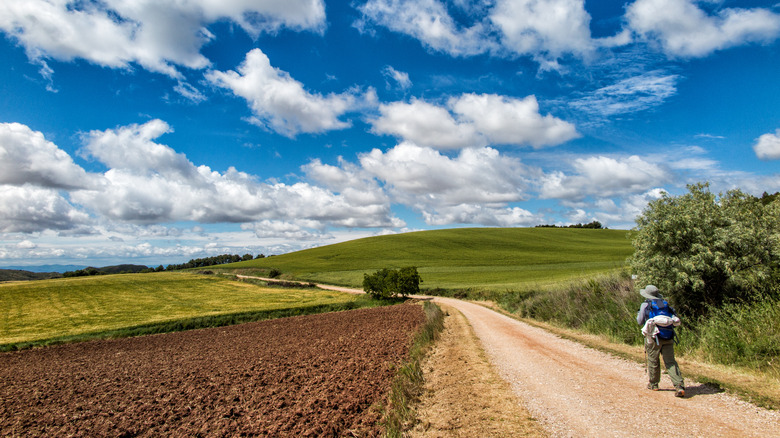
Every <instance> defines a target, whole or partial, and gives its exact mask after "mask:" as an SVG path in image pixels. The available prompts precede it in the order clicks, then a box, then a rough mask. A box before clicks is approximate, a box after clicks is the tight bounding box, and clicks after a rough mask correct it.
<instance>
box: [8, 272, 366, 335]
mask: <svg viewBox="0 0 780 438" xmlns="http://www.w3.org/2000/svg"><path fill="white" fill-rule="evenodd" d="M360 299H362V298H360V297H358V296H355V295H349V294H344V293H340V292H332V291H325V290H320V289H311V288H308V289H307V288H301V289H279V288H269V287H261V286H257V285H254V284H249V283H243V282H238V281H233V280H229V279H226V278H220V277H217V276H206V275H197V274H193V273H184V272H161V273H152V274H123V275H106V276H96V277H77V278H63V279H54V280H41V281H28V282H13V283H4V284H0V346H2V345H5V346H8V345H9V344H25V343H30V342H34V341H45V340H56V339H69V338H79V336H83V335H89V334H112V332H113V333H117V335H118V336H122V335H127V334H132V331H128V330H127V329H128V328H133V327H135V328H139V327H146V329H145V331H144V330H141V331H140V332H139V333H145V332H146V333H149V332H155V331H170V330H175V329H180V328H182V323H184V326H185V327H184V328H186V326H189V327H197V326H209V325H213V324H221V323H220V322H218V321H219V317H220V316H222V319H223V320H224V323H229V322H230V321H234V320H235V321H238V322H240V321H242V320H251V319H260V317H261V316H262V315H260V314H261V313H263V312H265V313H268V314H269V315H271V316H286V315H288V314H296V313H311V312H308V311H307V310H306V309H315V308H319V309H330V308H333V309H338V308H341V307H343V306H346V308H349V307H350V306H354V307H358V306H359V305H356V304H354V302H355V301H356V300H360ZM291 310H292V311H291ZM320 311H322V310H320ZM274 312H276V313H274ZM226 315H232V316H231V318H232V319H230V318H227V319H226V317H225V316H226ZM235 315H239V316H240V317H239V318H238V319H236V318H235ZM241 315H243V316H241ZM194 318H199V320H198V321H197V322H193V319H194ZM204 318H206V319H204ZM208 318H211V320H208ZM215 318H216V319H215ZM188 321H189V322H188ZM215 321H216V322H215ZM166 323H176V324H173V325H172V326H171V327H170V329H166V325H165V324H166ZM177 326H178V328H177ZM150 330H151V331H150ZM122 333H124V334H122ZM86 337H87V338H88V337H90V336H86Z"/></svg>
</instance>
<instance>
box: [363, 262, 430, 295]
mask: <svg viewBox="0 0 780 438" xmlns="http://www.w3.org/2000/svg"><path fill="white" fill-rule="evenodd" d="M421 282H422V279H421V278H420V274H419V273H418V272H417V268H416V267H414V266H409V267H406V268H401V269H399V270H395V269H387V268H383V269H380V270H378V271H376V272H375V273H373V274H371V275H369V274H363V290H364V291H365V292H366V293H367V294H369V295H371V296H373V297H374V298H382V299H386V298H393V297H395V296H396V295H401V296H404V297H405V296H407V295H413V294H416V293H420V283H421Z"/></svg>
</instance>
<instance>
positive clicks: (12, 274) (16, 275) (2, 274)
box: [0, 269, 62, 281]
mask: <svg viewBox="0 0 780 438" xmlns="http://www.w3.org/2000/svg"><path fill="white" fill-rule="evenodd" d="M59 277H62V274H60V273H59V272H31V271H24V270H20V269H0V281H29V280H47V279H49V278H59Z"/></svg>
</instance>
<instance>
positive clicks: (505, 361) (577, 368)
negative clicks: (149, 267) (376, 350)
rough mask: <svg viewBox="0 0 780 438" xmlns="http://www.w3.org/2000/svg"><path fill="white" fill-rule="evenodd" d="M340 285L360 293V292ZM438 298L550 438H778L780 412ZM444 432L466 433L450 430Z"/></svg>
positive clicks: (483, 310) (474, 306)
mask: <svg viewBox="0 0 780 438" xmlns="http://www.w3.org/2000/svg"><path fill="white" fill-rule="evenodd" d="M319 286H320V287H324V286H323V285H319ZM328 288H332V287H328ZM334 290H341V291H342V292H350V293H362V291H361V290H359V289H349V288H337V289H335V288H334ZM418 298H427V299H430V298H431V297H418ZM433 300H434V301H435V302H437V303H441V304H444V305H447V306H450V307H451V308H454V309H457V310H458V311H460V312H461V313H462V314H463V315H464V316H465V317H466V319H467V321H468V323H469V324H470V325H471V327H472V328H473V330H474V334H475V335H476V337H477V338H478V339H479V341H480V342H481V346H482V348H484V350H485V353H486V355H487V357H488V360H489V362H490V364H492V366H493V367H495V369H496V370H497V371H498V374H499V375H500V376H501V377H502V378H503V379H504V380H506V381H507V382H508V383H509V384H510V387H511V390H512V391H513V392H514V394H515V395H517V396H518V397H519V399H520V400H521V403H522V404H523V405H524V407H525V408H526V409H527V410H528V411H529V412H530V414H531V415H532V416H533V417H534V418H536V419H537V420H538V421H539V422H540V423H541V424H542V425H543V426H544V428H545V429H546V432H547V433H549V434H550V435H551V436H554V437H573V436H577V437H582V436H598V437H605V436H607V437H613V436H614V437H626V436H632V437H654V438H655V437H658V436H659V435H661V436H708V437H780V412H777V411H769V410H766V409H761V408H757V407H756V406H754V405H751V404H749V403H745V402H742V401H740V400H738V399H737V398H735V397H732V396H729V395H727V394H724V393H716V392H715V391H712V390H711V389H709V388H708V387H707V386H705V385H701V384H699V383H697V382H694V381H691V380H690V379H686V397H685V398H683V399H680V398H676V397H674V391H673V389H674V388H673V387H672V384H671V382H670V381H669V378H668V377H667V376H666V375H665V374H664V375H663V376H662V378H661V391H657V392H655V391H649V390H647V389H646V385H647V378H646V374H645V369H644V366H642V365H640V364H637V363H635V362H630V361H627V360H623V359H620V358H617V357H615V356H611V355H609V354H606V353H602V352H599V351H597V350H594V349H591V348H587V347H585V346H583V345H582V344H579V343H576V342H573V341H569V340H566V339H562V338H560V337H558V336H556V335H554V334H552V333H549V332H547V331H545V330H542V329H540V328H536V327H532V326H530V325H528V324H525V323H522V322H520V321H517V320H514V319H512V318H509V317H507V316H505V315H501V314H499V313H497V312H495V311H493V310H490V309H487V308H485V307H483V306H480V305H478V304H473V303H469V302H465V301H461V300H457V299H451V298H441V297H435V298H433ZM465 345H466V343H463V348H466V347H465ZM682 371H683V376H685V369H684V368H683V370H682ZM471 377H473V376H469V378H471ZM465 380H466V376H464V377H463V379H462V381H465ZM453 384H458V383H457V382H454V383H453ZM496 404H497V405H498V404H501V405H503V407H504V409H507V408H509V409H512V406H514V405H513V404H512V403H502V401H501V400H496ZM515 408H516V406H515ZM480 409H485V408H484V407H482V408H480ZM518 414H519V415H525V413H518ZM423 421H424V419H423ZM659 426H660V429H659ZM446 436H461V435H460V434H459V433H458V432H457V430H451V431H450V433H447V434H446Z"/></svg>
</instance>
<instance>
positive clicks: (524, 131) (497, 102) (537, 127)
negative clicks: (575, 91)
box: [371, 93, 580, 149]
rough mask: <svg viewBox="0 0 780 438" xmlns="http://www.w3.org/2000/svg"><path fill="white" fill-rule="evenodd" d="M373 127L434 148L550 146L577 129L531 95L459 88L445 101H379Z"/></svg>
mask: <svg viewBox="0 0 780 438" xmlns="http://www.w3.org/2000/svg"><path fill="white" fill-rule="evenodd" d="M379 112H380V115H379V117H377V118H376V119H374V120H372V121H371V123H372V125H373V128H372V129H373V132H375V133H379V134H390V135H395V136H397V137H400V138H402V139H404V140H406V141H410V142H412V143H415V144H418V145H421V146H430V147H434V148H438V149H458V148H466V147H481V146H486V145H489V144H495V145H517V146H526V145H530V146H532V147H534V148H540V147H544V146H555V145H558V144H561V143H565V142H567V141H569V140H572V139H574V138H577V137H579V136H580V134H579V133H578V132H577V129H576V128H575V127H574V125H572V124H571V123H569V122H566V121H564V120H561V119H558V118H556V117H553V116H552V115H549V114H548V115H545V116H543V115H541V114H540V112H539V103H538V102H537V100H536V97H535V96H527V97H525V98H523V99H516V98H512V97H506V96H499V95H495V94H471V93H467V94H463V95H461V96H460V97H453V98H450V99H449V101H448V102H447V107H446V108H445V107H441V106H437V105H434V104H431V103H428V102H425V101H422V100H418V99H412V101H411V102H409V103H404V102H394V103H390V104H383V105H380V107H379Z"/></svg>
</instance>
